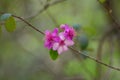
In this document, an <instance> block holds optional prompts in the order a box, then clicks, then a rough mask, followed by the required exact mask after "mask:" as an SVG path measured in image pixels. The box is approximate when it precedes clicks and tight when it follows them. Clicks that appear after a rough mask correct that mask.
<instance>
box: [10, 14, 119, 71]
mask: <svg viewBox="0 0 120 80" xmlns="http://www.w3.org/2000/svg"><path fill="white" fill-rule="evenodd" d="M12 16H13V17H15V18H18V19H20V20H22V21H23V22H25V23H26V24H27V25H28V26H30V27H31V28H33V29H34V30H36V31H37V32H39V33H41V34H42V35H45V34H44V32H42V31H41V30H39V29H37V28H36V27H34V26H33V25H32V24H30V23H29V22H27V21H26V20H24V19H23V18H21V17H18V16H15V15H12ZM69 49H71V50H73V51H75V52H77V54H82V55H83V56H85V57H87V58H89V59H91V60H93V61H95V62H97V63H99V64H102V65H104V66H106V67H109V68H111V69H114V70H117V71H120V68H116V67H113V66H110V65H108V64H105V63H103V62H101V61H99V60H97V59H95V58H93V57H91V56H89V55H86V54H84V53H82V52H80V51H78V50H75V49H73V48H72V47H69Z"/></svg>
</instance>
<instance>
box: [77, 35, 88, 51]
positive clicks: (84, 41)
mask: <svg viewBox="0 0 120 80" xmlns="http://www.w3.org/2000/svg"><path fill="white" fill-rule="evenodd" d="M77 40H78V42H79V46H80V48H81V50H85V49H86V48H87V46H88V42H89V41H88V37H87V36H86V35H85V34H81V35H80V36H78V37H77Z"/></svg>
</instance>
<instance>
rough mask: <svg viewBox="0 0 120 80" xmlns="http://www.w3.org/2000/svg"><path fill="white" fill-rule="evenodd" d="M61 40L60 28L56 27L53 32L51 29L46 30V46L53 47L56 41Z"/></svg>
mask: <svg viewBox="0 0 120 80" xmlns="http://www.w3.org/2000/svg"><path fill="white" fill-rule="evenodd" d="M59 40H60V38H59V36H58V28H55V29H54V30H53V31H52V32H50V31H49V30H46V31H45V43H44V46H45V47H46V48H48V49H51V48H52V47H53V44H54V43H55V42H58V41H59Z"/></svg>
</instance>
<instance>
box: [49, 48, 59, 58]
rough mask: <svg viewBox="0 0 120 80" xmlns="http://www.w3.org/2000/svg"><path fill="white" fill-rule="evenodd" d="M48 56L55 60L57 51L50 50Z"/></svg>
mask: <svg viewBox="0 0 120 80" xmlns="http://www.w3.org/2000/svg"><path fill="white" fill-rule="evenodd" d="M50 57H51V59H52V60H56V59H57V58H58V52H57V51H54V50H52V49H51V50H50Z"/></svg>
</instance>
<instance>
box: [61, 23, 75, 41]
mask: <svg viewBox="0 0 120 80" xmlns="http://www.w3.org/2000/svg"><path fill="white" fill-rule="evenodd" d="M60 28H61V29H63V30H64V32H63V34H64V36H65V38H66V39H70V40H72V39H73V37H74V36H75V35H76V34H75V30H74V28H73V27H70V26H69V25H67V24H62V25H60Z"/></svg>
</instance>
